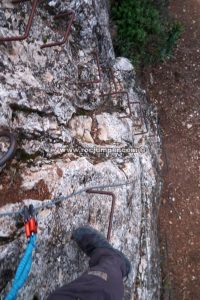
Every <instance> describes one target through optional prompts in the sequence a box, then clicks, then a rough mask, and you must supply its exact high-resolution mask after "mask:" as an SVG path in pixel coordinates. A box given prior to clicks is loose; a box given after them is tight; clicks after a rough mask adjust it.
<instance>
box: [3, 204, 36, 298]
mask: <svg viewBox="0 0 200 300" xmlns="http://www.w3.org/2000/svg"><path fill="white" fill-rule="evenodd" d="M22 216H23V218H24V226H25V232H26V237H27V239H28V244H27V247H26V250H25V252H24V255H23V257H22V259H21V261H20V263H19V266H18V268H17V271H16V274H15V278H14V281H13V285H12V288H11V290H10V291H9V293H8V295H7V296H6V298H5V300H15V299H16V298H17V294H18V291H19V290H20V289H21V288H22V286H23V285H24V284H25V282H26V280H27V279H28V275H29V272H30V269H31V265H32V254H33V250H34V248H35V247H36V234H37V221H36V219H35V213H34V207H33V205H30V206H29V208H28V207H27V206H25V207H24V209H23V212H22Z"/></svg>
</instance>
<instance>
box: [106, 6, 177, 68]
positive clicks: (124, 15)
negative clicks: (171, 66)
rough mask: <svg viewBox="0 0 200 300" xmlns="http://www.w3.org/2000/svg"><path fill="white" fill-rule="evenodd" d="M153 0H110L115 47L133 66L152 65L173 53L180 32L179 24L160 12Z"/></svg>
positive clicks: (159, 7) (118, 53)
mask: <svg viewBox="0 0 200 300" xmlns="http://www.w3.org/2000/svg"><path fill="white" fill-rule="evenodd" d="M161 8H162V4H161V5H160V6H158V5H157V4H156V1H155V0H120V1H113V2H112V3H111V12H112V20H113V23H114V24H115V26H116V30H117V33H116V36H115V38H114V46H115V50H116V53H117V55H123V56H125V57H128V58H129V59H131V60H132V62H133V63H134V64H135V65H140V66H142V65H145V64H149V63H150V64H152V63H156V62H158V61H162V60H164V59H166V58H167V57H169V56H170V55H171V54H172V51H173V48H174V46H175V45H176V42H177V40H178V39H179V38H180V35H181V33H182V30H183V28H182V25H181V24H180V23H179V22H177V21H174V20H173V21H172V20H170V19H169V17H166V15H165V16H164V15H163V14H161Z"/></svg>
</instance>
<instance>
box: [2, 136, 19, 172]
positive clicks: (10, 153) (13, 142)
mask: <svg viewBox="0 0 200 300" xmlns="http://www.w3.org/2000/svg"><path fill="white" fill-rule="evenodd" d="M0 137H6V138H8V139H9V143H10V147H9V149H8V151H7V152H6V153H4V154H3V156H2V157H0V170H1V168H3V167H4V166H5V163H6V162H7V161H8V160H9V159H11V158H12V157H13V154H14V152H15V149H16V137H15V135H14V134H13V133H11V132H9V131H7V130H2V131H0Z"/></svg>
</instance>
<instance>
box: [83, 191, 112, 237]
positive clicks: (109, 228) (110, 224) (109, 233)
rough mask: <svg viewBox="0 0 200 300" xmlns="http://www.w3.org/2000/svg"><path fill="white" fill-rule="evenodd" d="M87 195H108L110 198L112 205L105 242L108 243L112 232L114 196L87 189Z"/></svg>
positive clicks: (109, 193)
mask: <svg viewBox="0 0 200 300" xmlns="http://www.w3.org/2000/svg"><path fill="white" fill-rule="evenodd" d="M87 193H88V194H97V195H108V196H111V197H112V205H111V212H110V217H109V225H108V232H107V240H108V241H110V238H111V232H112V223H113V215H114V210H115V204H116V196H115V194H114V193H112V192H108V191H98V190H94V189H88V190H87Z"/></svg>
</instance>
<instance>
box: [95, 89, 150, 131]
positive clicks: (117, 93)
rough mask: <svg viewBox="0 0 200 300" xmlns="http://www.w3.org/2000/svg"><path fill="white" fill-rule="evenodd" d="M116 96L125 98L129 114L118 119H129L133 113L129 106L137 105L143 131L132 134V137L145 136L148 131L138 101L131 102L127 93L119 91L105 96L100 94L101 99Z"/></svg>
mask: <svg viewBox="0 0 200 300" xmlns="http://www.w3.org/2000/svg"><path fill="white" fill-rule="evenodd" d="M116 95H126V98H127V101H128V108H129V114H127V115H126V116H123V117H120V119H125V118H129V117H133V112H132V109H131V104H138V105H139V108H140V115H141V124H143V122H142V120H144V125H145V130H144V131H141V132H137V133H134V135H142V134H147V133H148V131H149V130H148V126H147V123H146V119H145V116H144V114H143V110H142V107H141V103H140V102H139V101H135V102H134V101H133V102H131V101H130V98H129V94H128V92H125V91H121V92H110V93H106V94H103V93H102V94H101V97H109V96H111V97H112V96H116Z"/></svg>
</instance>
